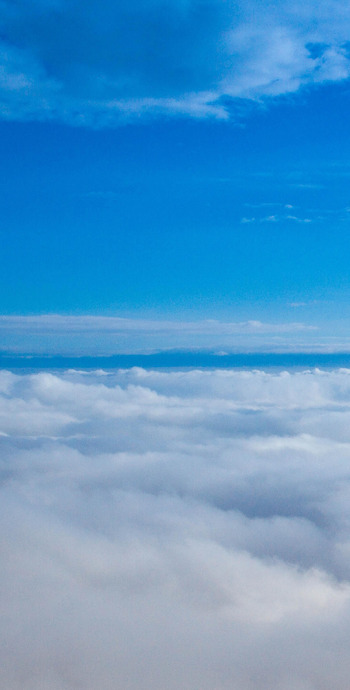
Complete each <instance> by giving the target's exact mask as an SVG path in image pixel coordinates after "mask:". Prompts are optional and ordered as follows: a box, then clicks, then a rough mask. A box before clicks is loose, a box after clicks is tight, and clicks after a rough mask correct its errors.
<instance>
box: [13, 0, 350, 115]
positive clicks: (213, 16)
mask: <svg viewBox="0 0 350 690" xmlns="http://www.w3.org/2000/svg"><path fill="white" fill-rule="evenodd" d="M0 16H1V26H2V32H1V42H0V61H1V62H0V65H1V68H0V95H1V101H0V113H1V116H2V117H3V118H5V119H14V120H28V119H29V120H46V119H54V120H60V121H64V122H67V123H69V124H73V125H88V126H108V125H115V124H117V123H120V122H123V121H125V120H129V119H130V118H131V119H132V118H139V117H141V116H142V117H144V116H146V117H147V116H150V115H152V116H154V115H157V114H158V115H159V114H167V115H175V116H176V115H177V116H178V115H181V116H189V117H195V118H202V117H215V118H221V119H225V118H227V117H228V116H229V113H230V108H231V105H232V101H234V100H235V99H237V98H238V99H249V100H250V99H253V100H257V99H260V98H264V97H270V96H272V97H273V96H278V95H280V94H286V93H293V92H295V91H297V90H298V89H299V88H300V87H302V86H304V85H307V84H312V83H317V84H320V83H323V82H327V81H341V80H344V79H347V78H348V76H349V65H350V63H349V47H348V46H349V44H348V41H349V36H350V10H349V6H348V4H347V3H346V2H345V1H344V0H341V1H340V0H328V1H327V2H323V1H322V2H318V3H314V2H311V0H306V2H302V0H294V1H293V2H291V3H286V2H275V3H273V4H271V3H268V4H266V3H261V2H260V1H259V0H240V1H239V2H236V3H232V2H223V1H222V0H208V1H206V2H202V1H201V0H152V1H151V2H147V3H145V2H140V0H130V1H129V2H128V3H118V2H114V1H112V0H107V1H106V2H104V3H98V2H97V0H86V1H85V2H81V1H79V0H39V1H38V2H35V3H29V2H27V1H26V0H16V1H15V2H14V1H13V0H11V2H10V0H4V1H3V2H2V3H1V8H0ZM230 104H231V105H230Z"/></svg>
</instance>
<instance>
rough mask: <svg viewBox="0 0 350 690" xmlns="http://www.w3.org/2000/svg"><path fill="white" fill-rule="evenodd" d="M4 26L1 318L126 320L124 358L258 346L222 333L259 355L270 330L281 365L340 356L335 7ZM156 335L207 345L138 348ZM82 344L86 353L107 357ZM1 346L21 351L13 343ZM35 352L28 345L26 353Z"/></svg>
mask: <svg viewBox="0 0 350 690" xmlns="http://www.w3.org/2000/svg"><path fill="white" fill-rule="evenodd" d="M0 15H1V24H2V31H1V40H0V60H1V67H0V146H1V156H0V166H1V209H2V213H1V246H2V251H1V256H0V283H1V291H0V294H1V303H0V314H2V315H3V316H4V317H5V316H16V317H21V316H22V317H28V316H44V317H45V316H46V315H57V316H58V317H60V316H72V317H73V316H78V317H81V316H87V317H91V316H102V317H114V318H115V317H116V318H124V319H129V320H134V321H135V327H136V325H137V324H140V328H139V334H141V335H140V337H139V341H138V342H137V343H136V341H135V344H134V345H133V343H132V342H130V344H128V349H129V350H130V349H131V350H132V349H133V348H134V349H135V350H136V349H138V348H141V350H142V349H144V350H145V351H146V350H147V349H149V348H151V349H152V348H156V349H157V348H158V349H164V348H169V347H174V348H176V347H183V346H186V347H216V346H219V347H220V346H221V345H222V346H223V347H229V348H231V349H237V348H239V347H242V348H243V349H247V348H249V347H251V348H256V347H260V346H259V344H255V343H254V342H253V341H251V340H250V333H249V332H248V334H247V337H246V339H245V340H244V336H245V335H246V332H245V327H244V326H243V328H242V332H241V335H240V337H241V340H240V341H237V340H236V339H235V338H232V339H231V340H230V341H229V342H227V338H226V337H225V328H222V326H221V324H222V323H223V324H227V323H232V324H235V325H236V326H237V324H246V323H247V322H249V323H251V322H259V323H262V324H264V326H263V329H264V331H265V333H266V337H265V338H264V342H263V346H264V347H271V349H276V347H277V346H276V343H275V342H274V339H273V337H272V336H273V334H275V332H276V328H277V327H278V326H280V327H281V334H280V336H281V347H284V348H288V347H289V348H290V349H293V348H294V347H295V348H300V347H301V348H302V347H305V348H306V349H308V348H310V347H314V348H316V349H317V347H319V348H321V349H322V348H324V347H327V348H329V349H330V350H332V349H345V350H346V349H349V347H350V345H349V342H348V338H349V332H348V327H347V323H348V318H349V316H350V314H349V306H348V305H349V296H350V294H349V293H350V282H349V271H348V266H349V250H348V247H349V243H348V234H349V228H350V210H349V209H350V197H349V191H348V179H349V174H350V168H349V162H348V161H349V153H350V150H349V149H350V142H349V134H348V112H349V105H350V89H349V80H348V78H349V75H350V43H349V40H350V9H349V7H348V4H347V3H345V2H342V1H340V0H328V1H327V2H317V3H316V2H311V1H310V0H306V1H303V2H301V0H295V1H294V2H288V3H286V2H259V1H257V0H251V1H248V0H241V1H240V2H230V1H227V0H196V1H194V0H176V1H175V0H152V2H148V3H140V2H138V0H132V1H131V2H128V3H127V4H126V3H115V2H112V1H106V2H104V3H103V4H102V6H101V4H99V3H97V0H89V1H88V2H87V1H86V0H85V2H84V3H81V2H79V1H78V0H73V2H72V1H70V2H68V0H67V1H65V0H37V1H36V2H34V3H33V2H28V1H27V0H16V1H13V0H11V2H8V1H7V0H4V1H3V2H2V3H1V7H0ZM157 320H158V321H161V322H162V323H164V322H171V323H172V324H175V325H176V324H178V328H177V331H178V333H180V331H181V330H182V324H183V323H186V322H193V321H196V322H197V324H198V326H197V330H201V329H203V323H206V322H207V320H216V321H217V329H216V336H215V338H213V339H212V340H211V341H209V339H206V340H205V341H204V340H202V339H201V338H198V339H197V340H196V339H194V340H193V339H188V340H187V341H186V342H184V339H183V338H182V339H181V338H178V337H177V334H176V328H173V330H172V332H170V333H167V335H166V337H159V338H158V339H157V341H154V342H152V344H151V345H149V343H148V341H147V339H145V340H144V341H143V340H142V332H143V329H144V323H145V321H147V322H149V324H150V325H149V328H151V329H152V323H153V322H154V321H157ZM26 323H27V322H26V321H24V322H23V324H24V325H25V324H26ZM287 324H289V325H290V324H300V332H301V335H300V339H299V340H298V342H297V343H295V342H294V340H293V339H290V338H289V337H286V336H283V334H284V333H285V328H286V325H287ZM269 325H272V329H271V328H270V326H269ZM42 327H43V329H45V319H44V320H43V321H42ZM269 328H270V332H269V334H267V331H269ZM0 329H2V325H0ZM7 330H8V329H7ZM29 330H30V329H29ZM133 330H135V328H134V327H133ZM291 330H293V326H292V327H291ZM315 330H316V331H317V336H316V335H315ZM95 331H96V332H95V340H94V344H91V345H89V344H87V345H86V348H85V346H84V348H85V349H84V352H85V351H86V352H89V351H90V349H91V351H92V350H93V349H94V348H95V349H96V347H97V344H99V350H100V351H101V352H102V353H103V352H104V351H106V352H107V351H110V349H111V347H110V344H109V343H108V342H107V340H103V339H102V340H103V342H102V340H101V334H100V332H99V328H98V322H96V329H95ZM65 338H66V344H65V346H64V348H63V349H65V351H66V349H67V348H68V350H69V349H70V348H71V349H72V350H74V343H73V341H72V340H70V341H69V338H70V335H69V329H68V331H67V333H66V334H65ZM46 341H47V347H48V349H50V350H53V351H54V350H57V351H61V350H62V346H61V344H60V342H59V339H55V338H53V337H52V336H50V334H49V333H48V334H47V338H46ZM282 341H283V342H282ZM3 342H4V345H3V346H2V349H5V350H9V349H10V350H11V349H12V350H13V351H17V349H18V344H17V340H16V333H15V331H14V332H13V336H12V339H11V337H10V338H9V339H8V337H7V333H5V334H4V341H3ZM121 345H122V342H121V341H120V339H119V338H116V339H115V341H114V348H115V349H116V350H120V347H121ZM42 348H43V346H42V343H41V342H39V339H37V340H36V341H35V342H34V341H33V338H32V331H31V330H30V332H29V334H28V337H27V339H24V340H23V341H22V349H24V350H28V349H31V350H33V351H34V350H38V351H39V350H41V349H42ZM89 348H90V349H89ZM62 351H63V350H62Z"/></svg>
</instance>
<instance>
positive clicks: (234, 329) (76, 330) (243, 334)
mask: <svg viewBox="0 0 350 690" xmlns="http://www.w3.org/2000/svg"><path fill="white" fill-rule="evenodd" d="M317 330H318V329H317V327H315V326H311V325H308V324H305V323H302V322H298V321H291V322H286V323H264V322H262V321H259V320H256V319H250V320H246V321H219V320H218V319H202V320H197V321H184V320H182V321H181V320H171V319H168V320H167V319H154V320H152V319H142V318H120V317H116V316H94V315H90V316H89V315H82V316H64V315H60V314H41V315H37V316H4V315H0V335H1V347H0V353H1V351H2V352H5V351H6V352H13V353H16V352H18V353H32V354H33V353H44V354H55V355H57V354H81V355H95V354H99V355H105V354H114V353H149V352H157V351H164V350H169V349H189V350H193V349H199V350H200V349H205V348H209V349H213V348H214V349H215V348H219V349H220V348H222V347H228V348H229V350H233V351H240V350H250V349H253V350H254V349H258V350H259V349H260V348H265V349H266V348H267V349H269V348H271V349H272V350H273V349H274V348H276V347H277V348H278V347H280V348H282V349H286V348H287V349H291V350H293V349H295V348H296V349H297V346H296V340H295V339H296V338H297V337H298V336H300V334H304V337H305V335H306V337H310V335H311V336H312V335H315V333H317Z"/></svg>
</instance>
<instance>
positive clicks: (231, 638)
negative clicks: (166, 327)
mask: <svg viewBox="0 0 350 690" xmlns="http://www.w3.org/2000/svg"><path fill="white" fill-rule="evenodd" d="M0 394H1V395H0V431H1V435H0V443H1V447H2V451H1V455H0V457H1V463H0V476H1V501H0V512H1V523H2V532H1V548H2V553H3V558H2V569H1V573H0V584H1V587H0V591H1V606H2V621H3V625H2V628H1V631H2V632H1V635H2V645H1V650H2V652H1V664H0V680H1V685H2V687H6V688H11V690H19V689H20V690H34V689H35V690H37V689H40V690H41V689H43V690H44V689H45V690H47V688H50V690H51V688H52V689H54V690H68V689H69V690H75V689H76V690H78V689H80V688H82V687H83V688H85V689H86V690H90V689H91V690H95V688H97V687H101V688H104V689H105V690H112V689H113V690H118V689H119V688H120V689H121V690H122V689H123V690H124V688H128V689H129V690H134V689H135V690H136V689H137V690H143V689H144V690H149V688H154V689H155V690H158V689H159V690H161V689H162V690H163V688H164V687H166V688H169V689H170V690H178V688H179V687H185V688H187V690H198V688H201V690H213V688H216V689H218V690H219V689H220V690H231V689H232V687H237V688H240V690H256V688H261V690H270V688H271V687H273V688H276V689H277V690H306V689H307V690H309V689H310V690H311V689H312V690H326V689H327V690H328V688H330V687H332V688H334V689H335V690H346V688H347V687H348V677H349V671H350V667H349V655H348V649H347V647H348V642H347V641H348V639H349V634H350V549H349V534H350V533H349V524H350V510H349V505H350V503H349V496H350V474H349V460H350V431H349V429H350V424H349V416H350V371H349V370H337V371H335V370H334V371H319V370H314V371H304V372H296V373H288V372H280V373H278V372H277V373H266V372H263V371H232V370H225V371H222V370H221V371H210V370H205V371H203V370H189V371H168V372H165V371H163V372H155V371H149V370H143V369H137V368H135V369H130V370H119V371H114V372H104V371H100V372H93V373H86V372H78V371H67V372H66V373H64V374H61V375H56V374H54V373H50V372H39V373H37V374H31V375H26V376H18V375H14V374H13V373H10V372H5V371H3V372H1V375H0Z"/></svg>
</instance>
